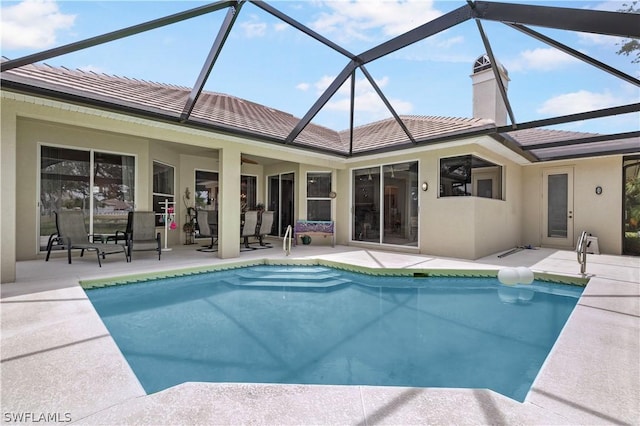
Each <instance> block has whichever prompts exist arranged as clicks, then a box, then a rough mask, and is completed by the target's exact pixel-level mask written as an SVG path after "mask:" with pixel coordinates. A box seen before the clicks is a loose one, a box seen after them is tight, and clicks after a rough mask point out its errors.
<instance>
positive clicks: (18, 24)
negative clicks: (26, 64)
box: [0, 0, 76, 50]
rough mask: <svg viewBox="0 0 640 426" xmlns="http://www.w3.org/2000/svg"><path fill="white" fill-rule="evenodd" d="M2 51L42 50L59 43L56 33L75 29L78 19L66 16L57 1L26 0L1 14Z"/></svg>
mask: <svg viewBox="0 0 640 426" xmlns="http://www.w3.org/2000/svg"><path fill="white" fill-rule="evenodd" d="M0 15H1V22H2V30H1V34H2V49H3V50H5V49H6V50H11V49H23V48H30V49H43V48H47V47H51V46H54V45H55V44H56V34H57V32H58V31H60V30H66V29H69V28H71V27H72V26H73V23H74V21H75V18H76V16H75V15H65V14H64V13H62V12H60V10H59V9H58V4H57V3H56V1H55V0H25V1H23V2H21V3H18V4H15V5H12V6H6V7H3V8H2V11H1V13H0Z"/></svg>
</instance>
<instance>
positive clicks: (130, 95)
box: [2, 64, 494, 154]
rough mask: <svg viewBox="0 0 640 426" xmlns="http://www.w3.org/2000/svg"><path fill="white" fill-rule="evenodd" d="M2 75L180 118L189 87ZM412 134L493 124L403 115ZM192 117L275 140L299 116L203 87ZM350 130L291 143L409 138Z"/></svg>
mask: <svg viewBox="0 0 640 426" xmlns="http://www.w3.org/2000/svg"><path fill="white" fill-rule="evenodd" d="M2 74H3V75H2V77H3V79H4V80H10V81H15V82H18V83H22V84H26V85H29V86H35V87H41V88H45V89H48V90H53V91H55V92H62V93H65V94H70V95H76V96H79V97H81V98H82V99H86V100H97V101H100V102H103V103H104V102H106V103H108V104H113V105H115V106H122V107H127V108H133V109H135V110H139V111H145V112H150V113H154V114H160V115H163V116H166V117H168V118H171V119H173V120H179V119H180V114H181V113H182V110H183V108H184V106H185V104H186V102H187V100H188V99H189V95H190V94H191V88H187V87H181V86H175V85H170V84H164V83H156V82H150V81H145V80H138V79H131V78H127V77H119V76H112V75H106V74H98V73H95V72H87V71H81V70H70V69H67V68H59V67H51V66H49V65H40V64H36V65H26V66H24V67H20V68H16V69H13V70H10V71H5V72H4V73H2ZM401 118H402V120H403V122H404V123H405V126H406V127H407V128H408V130H409V132H410V134H411V135H412V136H413V138H414V139H416V140H422V139H428V138H433V137H438V136H442V135H446V134H450V133H456V132H461V131H465V130H468V129H472V128H476V127H479V128H486V127H494V125H493V122H492V121H491V120H479V119H468V118H450V117H424V116H402V117H401ZM189 120H190V121H191V122H195V123H199V124H204V125H210V126H218V127H220V128H223V129H230V130H233V129H237V130H239V131H242V132H245V133H246V132H248V133H254V134H257V135H258V136H263V137H266V138H269V139H273V140H280V141H284V140H285V139H286V138H287V136H289V134H290V133H291V131H292V130H293V129H294V128H295V126H296V125H297V124H298V122H299V121H300V118H298V117H295V116H293V115H292V114H289V113H286V112H283V111H279V110H277V109H273V108H270V107H267V106H264V105H260V104H257V103H255V102H251V101H248V100H244V99H240V98H237V97H234V96H230V95H226V94H222V93H212V92H207V91H203V92H202V94H201V95H200V97H199V99H198V102H196V105H195V107H194V109H193V111H192V113H191V116H190V118H189ZM350 133H351V132H350V131H349V130H344V131H340V132H338V131H335V130H332V129H329V128H327V127H323V126H319V125H316V124H313V123H310V124H309V125H307V126H306V127H305V128H304V129H303V131H302V132H300V134H299V135H298V137H297V138H296V139H295V144H296V145H300V146H306V147H309V148H322V149H324V150H329V151H335V152H336V153H341V154H348V153H349V151H350V150H351V151H352V152H353V153H357V152H366V151H369V150H372V149H379V148H386V147H392V146H396V145H399V144H410V143H411V140H410V139H409V137H408V136H407V134H406V133H405V132H404V131H403V129H402V128H401V127H400V125H399V124H398V123H397V122H396V121H395V119H394V118H388V119H385V120H381V121H377V122H374V123H370V124H366V125H363V126H359V127H355V128H354V131H353V136H354V142H353V148H351V144H350Z"/></svg>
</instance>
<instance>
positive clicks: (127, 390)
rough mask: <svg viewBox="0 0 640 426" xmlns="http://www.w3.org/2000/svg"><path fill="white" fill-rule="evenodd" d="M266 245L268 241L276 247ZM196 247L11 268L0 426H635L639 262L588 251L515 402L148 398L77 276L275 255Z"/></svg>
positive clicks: (536, 261) (213, 395) (422, 396)
mask: <svg viewBox="0 0 640 426" xmlns="http://www.w3.org/2000/svg"><path fill="white" fill-rule="evenodd" d="M276 246H277V245H276ZM195 248H196V246H181V247H175V248H174V249H173V250H172V251H170V252H167V253H164V254H163V256H162V261H160V262H158V260H157V257H154V255H153V253H151V252H149V253H139V254H137V255H135V256H134V260H133V262H132V263H125V262H124V261H123V260H122V259H120V258H119V257H114V256H112V257H107V260H106V261H104V262H103V267H102V268H98V265H97V261H96V259H95V257H94V256H91V255H89V256H85V257H84V258H78V257H75V258H74V260H73V264H71V265H68V264H67V262H66V258H63V257H60V256H56V257H55V258H52V259H51V260H50V261H49V262H47V263H45V262H44V260H42V259H40V260H34V261H24V262H18V264H17V276H18V278H17V281H16V282H15V283H10V284H2V286H1V291H2V294H1V302H2V303H1V305H0V306H1V321H2V322H1V336H0V347H1V363H0V369H1V371H0V375H1V376H0V377H1V389H0V390H1V393H0V398H1V399H0V403H1V408H2V422H3V423H38V424H45V423H46V422H45V421H44V420H49V421H50V422H51V423H56V422H58V423H71V424H278V425H282V424H362V425H372V424H532V425H533V424H545V425H546V424H640V398H639V397H638V395H640V258H637V257H624V256H609V255H589V256H588V259H587V260H588V263H587V273H588V274H589V276H591V277H592V278H591V280H590V282H589V284H588V285H587V287H586V289H585V291H584V293H583V295H582V297H581V299H580V301H579V302H578V305H577V306H576V308H575V310H574V312H573V313H572V315H571V317H570V318H569V321H568V322H567V325H566V326H565V328H564V329H563V331H562V334H561V335H560V337H559V339H558V341H557V342H556V345H555V346H554V348H553V349H552V351H551V353H550V355H549V357H548V358H547V360H546V362H545V364H544V365H543V367H542V369H541V371H540V373H539V374H538V376H537V378H536V380H535V382H534V384H533V387H532V389H531V390H530V392H529V394H528V395H527V398H526V400H525V402H524V403H519V402H516V401H513V400H510V399H509V398H506V397H504V396H502V395H500V394H497V393H495V392H492V391H489V390H486V389H443V388H419V389H416V388H399V387H372V386H303V385H268V384H266V385H265V384H226V383H185V384H182V385H179V386H176V387H173V388H170V389H167V390H165V391H162V392H158V393H156V394H151V395H146V394H145V392H144V390H143V389H142V387H141V385H140V383H139V382H138V380H137V378H136V377H135V375H134V374H133V372H132V371H131V369H130V367H129V366H128V364H127V362H126V361H125V359H124V357H123V356H122V354H121V353H120V350H119V349H118V347H117V346H116V344H115V342H114V341H113V339H112V338H111V336H110V335H109V332H108V331H107V329H106V328H105V326H104V324H103V323H102V321H101V319H100V318H99V316H98V315H97V313H96V312H95V310H94V308H93V306H92V305H91V303H90V302H89V300H88V299H87V297H86V295H85V293H84V291H83V290H82V288H81V287H80V286H79V284H78V281H79V280H81V279H82V280H84V279H97V278H103V277H108V276H113V275H125V274H134V273H144V272H153V271H158V270H171V269H178V268H187V267H200V266H209V265H214V264H220V263H224V262H234V261H237V260H245V259H250V258H264V257H268V258H284V257H285V256H284V254H283V253H282V251H281V250H280V249H278V248H277V247H276V248H274V249H270V250H256V251H253V252H244V253H241V256H240V259H229V260H226V261H224V260H221V259H218V258H217V257H215V256H216V255H215V253H203V252H198V251H196V250H195ZM289 258H294V259H295V258H323V259H328V260H334V261H339V262H342V263H350V264H354V265H361V266H368V267H373V268H380V267H384V268H421V269H422V268H436V269H437V268H443V269H497V268H499V267H501V266H528V267H530V268H531V269H533V270H534V271H536V272H546V273H552V274H561V275H569V276H579V265H578V263H577V261H576V255H575V253H574V252H573V251H558V250H552V249H539V250H523V251H520V252H517V253H514V254H511V255H509V256H507V257H504V258H498V257H497V254H496V255H492V256H488V257H485V258H483V259H479V260H476V261H465V260H457V259H446V258H438V257H431V256H425V255H414V254H402V253H391V252H384V251H380V250H369V249H363V248H357V247H343V246H337V247H335V248H331V247H327V246H314V245H311V246H298V247H295V248H294V249H293V251H292V253H291V256H289Z"/></svg>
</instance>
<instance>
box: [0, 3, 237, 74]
mask: <svg viewBox="0 0 640 426" xmlns="http://www.w3.org/2000/svg"><path fill="white" fill-rule="evenodd" d="M236 3H237V0H233V1H219V2H216V3H210V4H207V5H204V6H200V7H196V8H194V9H189V10H186V11H184V12H179V13H175V14H173V15H169V16H165V17H163V18H159V19H154V20H151V21H147V22H144V23H142V24H138V25H133V26H130V27H127V28H123V29H120V30H116V31H112V32H110V33H107V34H102V35H99V36H96V37H91V38H88V39H84V40H81V41H77V42H74V43H69V44H66V45H64V46H59V47H54V48H53V49H49V50H45V51H42V52H38V53H34V54H32V55H27V56H23V57H21V58H17V59H13V60H9V61H5V62H2V64H0V71H8V70H10V69H13V68H18V67H22V66H24V65H29V64H33V63H35V62H41V61H44V60H46V59H51V58H55V57H56V56H60V55H65V54H67V53H72V52H76V51H78V50H82V49H86V48H88V47H93V46H98V45H100V44H104V43H108V42H110V41H114V40H118V39H121V38H125V37H129V36H131V35H134V34H139V33H143V32H145V31H149V30H153V29H155V28H160V27H164V26H166V25H171V24H175V23H176V22H180V21H184V20H187V19H191V18H195V17H197V16H201V15H205V14H207V13H210V12H215V11H216V10H220V9H223V8H225V7H229V6H233V5H235V4H236Z"/></svg>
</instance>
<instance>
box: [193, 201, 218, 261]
mask: <svg viewBox="0 0 640 426" xmlns="http://www.w3.org/2000/svg"><path fill="white" fill-rule="evenodd" d="M196 222H197V223H198V229H199V230H200V235H199V237H206V238H211V244H209V245H206V246H202V247H200V248H199V249H197V250H198V251H216V250H215V249H214V247H215V246H216V245H217V244H218V211H217V210H214V211H211V210H198V211H197V212H196Z"/></svg>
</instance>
